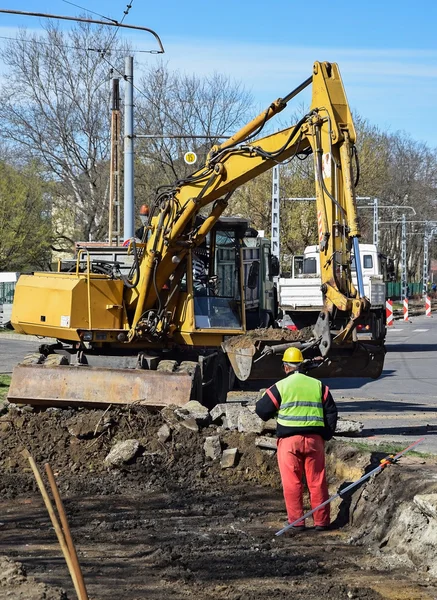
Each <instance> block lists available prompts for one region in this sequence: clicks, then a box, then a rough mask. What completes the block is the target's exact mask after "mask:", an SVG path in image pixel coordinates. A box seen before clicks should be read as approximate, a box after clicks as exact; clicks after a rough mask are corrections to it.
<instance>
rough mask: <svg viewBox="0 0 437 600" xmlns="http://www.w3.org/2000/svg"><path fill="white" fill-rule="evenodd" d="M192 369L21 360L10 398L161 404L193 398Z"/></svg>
mask: <svg viewBox="0 0 437 600" xmlns="http://www.w3.org/2000/svg"><path fill="white" fill-rule="evenodd" d="M191 390H192V378H191V377H190V375H189V374H188V373H162V372H159V371H149V370H142V369H108V368H103V367H90V366H84V365H81V366H71V365H65V366H64V365H56V366H50V365H43V364H40V365H38V364H21V365H18V366H16V367H15V368H14V371H13V374H12V380H11V386H10V388H9V393H8V400H9V401H10V402H14V403H17V404H31V405H35V406H88V407H90V406H93V407H94V406H95V407H97V406H104V405H108V404H139V405H145V406H149V407H156V408H161V407H164V406H167V405H169V404H175V405H178V406H183V405H184V404H185V403H186V402H188V401H189V400H190V397H191Z"/></svg>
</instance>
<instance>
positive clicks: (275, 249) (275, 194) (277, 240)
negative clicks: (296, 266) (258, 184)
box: [271, 165, 281, 261]
mask: <svg viewBox="0 0 437 600" xmlns="http://www.w3.org/2000/svg"><path fill="white" fill-rule="evenodd" d="M279 202H280V198H279V165H276V166H274V167H273V178H272V231H271V251H272V255H273V256H276V257H277V259H278V261H279V259H280V248H281V235H280V210H279Z"/></svg>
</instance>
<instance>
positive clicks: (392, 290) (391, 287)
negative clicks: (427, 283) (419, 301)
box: [385, 281, 423, 299]
mask: <svg viewBox="0 0 437 600" xmlns="http://www.w3.org/2000/svg"><path fill="white" fill-rule="evenodd" d="M408 288H409V297H410V298H411V297H412V296H421V295H422V291H423V290H422V283H421V282H420V281H419V282H411V283H408ZM385 293H386V297H387V298H399V299H401V295H402V283H401V282H400V281H389V282H387V283H386V284H385Z"/></svg>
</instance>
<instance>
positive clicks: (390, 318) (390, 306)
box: [385, 299, 393, 327]
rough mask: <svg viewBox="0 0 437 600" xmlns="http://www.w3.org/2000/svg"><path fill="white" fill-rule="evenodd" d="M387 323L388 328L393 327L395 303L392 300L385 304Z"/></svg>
mask: <svg viewBox="0 0 437 600" xmlns="http://www.w3.org/2000/svg"><path fill="white" fill-rule="evenodd" d="M385 322H386V325H387V327H391V326H392V325H393V302H392V301H391V300H390V299H388V300H386V302H385Z"/></svg>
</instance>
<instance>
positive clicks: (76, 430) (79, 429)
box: [67, 411, 111, 439]
mask: <svg viewBox="0 0 437 600" xmlns="http://www.w3.org/2000/svg"><path fill="white" fill-rule="evenodd" d="M110 425H111V420H110V418H107V417H105V416H103V415H102V413H101V412H100V411H97V412H95V413H92V412H90V411H85V412H79V413H77V414H76V415H75V416H74V417H72V418H70V419H69V420H68V421H67V430H68V433H69V434H70V435H72V436H74V437H77V438H81V439H86V438H92V437H93V436H94V435H98V434H100V433H102V432H103V431H105V430H106V429H108V427H109V426H110Z"/></svg>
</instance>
